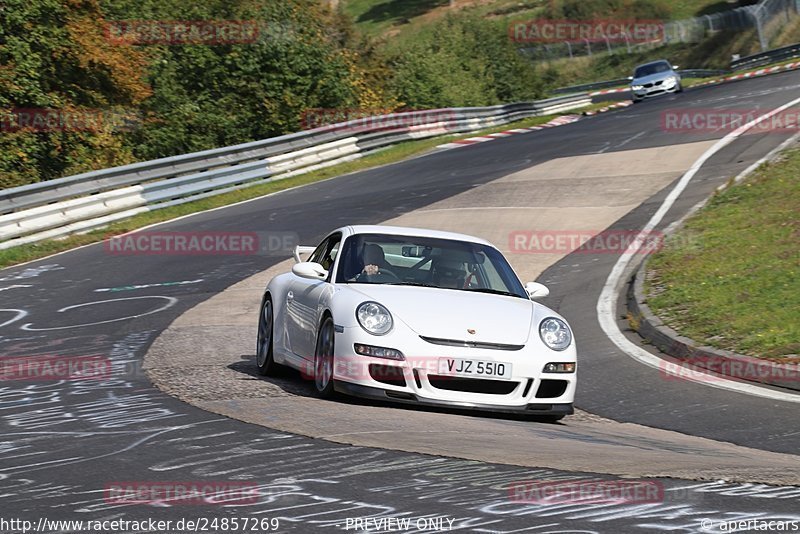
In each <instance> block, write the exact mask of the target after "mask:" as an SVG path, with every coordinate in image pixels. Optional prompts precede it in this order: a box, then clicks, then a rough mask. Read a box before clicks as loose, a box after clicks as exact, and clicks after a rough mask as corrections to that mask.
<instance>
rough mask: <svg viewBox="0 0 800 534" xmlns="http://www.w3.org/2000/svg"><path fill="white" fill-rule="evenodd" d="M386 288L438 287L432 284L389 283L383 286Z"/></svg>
mask: <svg viewBox="0 0 800 534" xmlns="http://www.w3.org/2000/svg"><path fill="white" fill-rule="evenodd" d="M381 285H384V286H416V287H436V286H432V285H430V284H423V283H421V282H389V283H386V284H381Z"/></svg>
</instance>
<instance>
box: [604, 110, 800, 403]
mask: <svg viewBox="0 0 800 534" xmlns="http://www.w3.org/2000/svg"><path fill="white" fill-rule="evenodd" d="M798 103H800V98H797V99H795V100H792V101H791V102H789V103H787V104H784V105H783V106H781V107H779V108H776V109H774V110H772V111H770V112H769V113H765V114H764V115H761V116H760V117H758V118H757V119H754V120H752V121H750V122H748V123H747V124H745V125H744V126H741V127H740V128H737V129H736V130H734V131H733V132H731V133H729V134H728V135H726V136H725V137H723V138H722V139H720V140H719V141H717V142H716V143H715V144H714V146H712V147H711V148H709V149H708V150H707V151H706V152H705V153H704V154H703V155H702V156H700V158H699V159H698V160H697V161H695V162H694V164H693V165H692V166H691V167H690V168H689V170H688V171H686V173H685V174H684V175H683V176H682V177H681V179H680V181H679V182H678V184H677V185H676V186H675V187H674V188H673V189H672V191H670V193H669V195H667V198H665V199H664V202H663V203H662V204H661V206H660V207H659V208H658V211H656V213H655V214H654V215H653V217H652V218H651V219H650V220H649V221H648V222H647V224H646V225H645V226H644V228H642V230H641V231H640V232H639V234H638V235H637V237H636V239H634V242H633V243H632V244H631V247H632V248H633V250H632V252H634V253H635V252H636V251H637V250H638V249H640V248H641V246H642V243H643V241H644V240H643V239H640V237H639V236H642V235H646V234H647V232H650V231H652V230H653V228H655V227H656V225H658V223H659V222H661V220H662V219H663V218H664V216H665V215H666V214H667V212H668V211H669V209H670V208H671V207H672V206H673V205H674V204H675V201H676V200H677V199H678V197H679V196H680V195H681V193H683V191H684V190H685V189H686V187H687V186H688V185H689V182H690V181H691V179H692V178H693V177H694V176H695V174H697V172H698V171H699V170H700V168H701V167H702V166H703V165H705V163H706V162H707V161H708V160H709V159H710V158H711V157H712V156H713V155H714V154H716V153H717V152H719V151H720V150H722V149H723V148H725V147H726V146H728V145H729V144H731V143H732V142H733V141H735V140H736V139H738V138H739V137H741V136H742V135H743V134H744V133H745V132H747V131H748V130H750V129H752V128H753V127H754V126H756V125H758V124H759V123H760V122H761V121H763V120H765V119H768V118H770V117H772V116H773V115H776V114H778V113H780V112H782V111H784V110H786V109H788V108H790V107H792V106H794V105H797V104H798ZM781 146H783V145H781ZM773 152H774V151H773ZM768 156H769V155H768ZM768 156H766V157H765V158H762V160H763V161H766V158H767V157H768ZM760 161H761V160H760ZM763 161H761V162H763ZM759 164H760V163H759ZM754 168H755V167H754V166H752V165H751V167H749V168H748V169H754ZM632 257H633V254H632V253H631V254H624V255H622V256H620V258H619V260H617V263H616V264H614V268H613V269H612V270H611V273H610V274H609V275H608V278H607V279H606V283H605V285H604V286H603V290H602V291H601V293H600V298H599V299H598V300H597V320H598V322H599V323H600V327H601V328H602V329H603V332H604V333H605V334H606V336H607V337H608V338H609V339H610V340H611V341H612V342H613V343H614V344H615V345H616V346H617V347H618V348H619V349H620V350H621V351H622V352H624V353H625V354H627V355H628V356H630V357H631V358H633V359H634V360H636V361H638V362H639V363H643V364H645V365H647V366H649V367H653V368H655V369H663V368H664V364H665V363H666V360H663V359H662V358H660V357H659V356H656V355H655V354H653V353H651V352H648V351H646V350H644V349H643V348H641V347H639V346H637V345H636V344H634V343H633V342H631V341H630V340H628V338H626V337H625V335H624V334H623V333H622V331H621V330H620V329H619V327H618V326H617V323H616V316H617V310H616V308H617V306H616V304H617V297H618V295H619V290H620V288H621V287H622V281H623V280H624V275H625V270H626V268H627V267H628V264H629V263H630V261H631V259H632ZM693 375H694V376H697V375H700V376H705V377H708V378H694V377H682V378H685V379H686V380H689V381H692V382H697V383H700V384H705V385H707V386H711V387H715V388H718V389H726V390H729V391H736V392H739V393H745V394H747V395H754V396H757V397H763V398H767V399H772V400H779V401H786V402H796V403H800V395H794V394H791V393H784V392H781V391H775V390H772V389H768V388H765V387H761V386H756V385H752V384H744V383H741V382H736V381H734V380H728V379H724V378H720V377H719V375H715V374H712V373H704V372H702V371H696V372H695V373H693ZM711 379H713V380H711Z"/></svg>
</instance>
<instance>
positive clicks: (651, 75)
mask: <svg viewBox="0 0 800 534" xmlns="http://www.w3.org/2000/svg"><path fill="white" fill-rule="evenodd" d="M629 79H630V80H631V98H632V99H633V101H634V102H641V101H642V100H644V99H645V98H648V97H651V96H657V95H661V94H664V93H680V92H681V91H683V87H682V86H681V76H680V74H678V66H677V65H672V64H671V63H669V62H668V61H666V60H663V59H661V60H659V61H653V62H651V63H645V64H644V65H639V66H638V67H636V70H635V71H634V72H633V76H631V77H630V78H629Z"/></svg>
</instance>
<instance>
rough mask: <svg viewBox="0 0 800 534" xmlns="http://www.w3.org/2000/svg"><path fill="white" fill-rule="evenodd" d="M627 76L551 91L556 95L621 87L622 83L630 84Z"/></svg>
mask: <svg viewBox="0 0 800 534" xmlns="http://www.w3.org/2000/svg"><path fill="white" fill-rule="evenodd" d="M628 81H629V80H628V79H627V78H620V79H618V80H607V81H604V82H594V83H585V84H582V85H570V86H569V87H560V88H558V89H554V90H553V91H551V92H552V93H553V94H554V95H560V94H565V93H574V92H576V91H594V90H596V89H607V88H609V87H619V86H620V85H627V84H628Z"/></svg>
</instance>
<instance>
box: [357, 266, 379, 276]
mask: <svg viewBox="0 0 800 534" xmlns="http://www.w3.org/2000/svg"><path fill="white" fill-rule="evenodd" d="M379 270H380V269H379V268H378V266H377V265H365V266H364V270H363V271H361V272H362V273H364V274H368V275H373V274H378V271H379Z"/></svg>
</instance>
